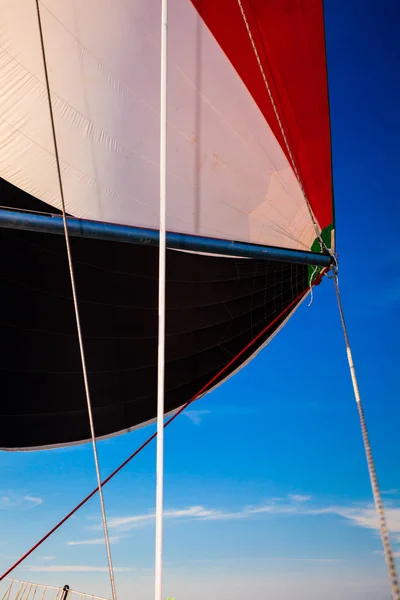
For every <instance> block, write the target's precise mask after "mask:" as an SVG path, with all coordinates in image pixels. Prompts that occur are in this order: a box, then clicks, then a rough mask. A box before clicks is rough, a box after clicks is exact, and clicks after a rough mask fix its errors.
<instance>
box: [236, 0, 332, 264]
mask: <svg viewBox="0 0 400 600" xmlns="http://www.w3.org/2000/svg"><path fill="white" fill-rule="evenodd" d="M237 1H238V5H239V9H240V12H241V14H242V18H243V21H244V24H245V26H246V29H247V33H248V36H249V39H250V43H251V45H252V47H253V51H254V54H255V57H256V60H257V63H258V66H259V68H260V71H261V75H262V78H263V80H264V83H265V87H266V89H267V92H268V96H269V99H270V101H271V104H272V108H273V111H274V113H275V117H276V120H277V122H278V125H279V129H280V131H281V134H282V137H283V140H284V142H285V146H286V149H287V151H288V154H289V157H290V162H291V163H292V167H293V170H294V173H295V175H296V178H297V181H298V182H299V185H300V189H301V192H302V194H303V197H304V200H305V203H306V205H307V208H308V212H309V214H310V218H311V221H312V224H313V226H314V230H315V233H316V235H317V238H318V239H319V241H320V244H321V251H322V249H323V248H324V249H325V250H326V251H327V252H329V254H331V255H332V250H331V249H330V248H327V246H326V244H325V242H324V241H323V239H322V234H321V231H320V228H319V226H318V224H317V221H316V219H315V217H314V213H313V211H312V208H311V205H310V203H309V201H308V198H307V195H306V192H305V189H304V186H303V183H302V181H301V178H300V174H299V172H298V169H297V166H296V162H295V160H294V157H293V154H292V151H291V149H290V145H289V142H288V140H287V137H286V133H285V129H284V127H283V124H282V121H281V119H280V116H279V113H278V109H277V107H276V104H275V101H274V98H273V95H272V92H271V88H270V86H269V83H268V79H267V76H266V74H265V71H264V67H263V65H262V62H261V59H260V55H259V53H258V50H257V46H256V44H255V41H254V38H253V34H252V33H251V29H250V25H249V22H248V20H247V17H246V13H245V10H244V8H243V5H242V1H241V0H237Z"/></svg>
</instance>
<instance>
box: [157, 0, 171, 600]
mask: <svg viewBox="0 0 400 600" xmlns="http://www.w3.org/2000/svg"><path fill="white" fill-rule="evenodd" d="M167 39H168V0H162V3H161V74H160V79H161V80H160V241H159V274H158V365H157V456H156V531H155V537H156V539H155V568H154V600H162V550H163V496H164V392H165V288H166V249H167V242H166V201H167V198H166V196H167V57H168V48H167Z"/></svg>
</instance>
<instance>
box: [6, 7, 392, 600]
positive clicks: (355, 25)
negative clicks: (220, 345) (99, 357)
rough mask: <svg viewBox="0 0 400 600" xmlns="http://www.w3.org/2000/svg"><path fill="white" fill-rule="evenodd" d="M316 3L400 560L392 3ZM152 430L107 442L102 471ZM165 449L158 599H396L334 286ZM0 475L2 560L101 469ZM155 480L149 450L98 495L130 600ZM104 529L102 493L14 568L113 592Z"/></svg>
mask: <svg viewBox="0 0 400 600" xmlns="http://www.w3.org/2000/svg"><path fill="white" fill-rule="evenodd" d="M325 12H326V23H327V46H328V64H329V80H330V93H331V110H332V130H333V153H334V185H335V196H336V212H337V245H338V251H339V255H340V262H341V267H340V280H341V290H342V295H343V302H344V307H345V311H346V314H347V321H348V326H349V333H350V336H351V341H352V345H353V350H354V357H355V361H356V366H357V371H358V376H359V381H360V387H361V392H362V395H363V400H364V405H365V412H366V417H367V422H368V425H369V431H370V438H371V442H372V446H373V451H374V455H375V459H376V465H377V470H378V475H379V480H380V483H381V487H382V489H383V490H384V491H385V502H386V505H387V507H388V513H389V524H390V525H391V529H392V533H393V542H394V547H395V550H396V551H397V552H398V553H399V556H400V477H399V468H398V465H399V461H400V447H399V444H398V435H399V434H398V424H399V422H400V407H399V403H398V397H399V392H400V383H399V378H398V368H399V367H398V365H399V359H400V350H399V343H398V339H399V333H400V321H399V319H398V306H399V301H400V275H399V273H400V268H399V267H400V253H399V251H398V246H397V244H398V219H399V217H400V209H399V203H398V197H399V185H398V173H399V167H398V160H399V156H400V155H399V150H398V148H399V146H398V138H399V133H400V127H399V124H400V123H399V121H400V116H399V115H400V113H399V110H398V107H399V105H400V82H399V75H398V72H399V70H398V57H399V56H400V45H399V41H398V32H397V27H396V23H398V8H396V2H390V1H389V0H381V1H380V2H379V3H378V2H369V1H367V0H351V2H345V1H344V0H327V1H326V2H325ZM152 432H153V427H148V428H146V429H144V430H140V431H137V432H134V433H132V434H129V435H125V436H122V437H118V438H116V439H114V440H111V441H107V442H102V443H99V454H100V459H101V465H102V473H103V475H107V474H108V473H109V472H110V471H111V470H112V469H113V468H114V467H115V466H116V465H118V464H119V462H121V461H122V460H123V459H124V458H125V457H126V456H127V455H128V454H129V453H130V452H131V451H132V449H134V448H135V447H137V446H138V445H140V443H141V442H142V441H144V439H145V438H147V437H148V435H149V434H150V433H152ZM165 452H166V455H165V475H166V481H165V510H166V511H167V514H166V519H165V552H164V560H165V585H164V591H165V593H164V596H165V597H166V596H167V595H170V596H175V597H176V598H177V600H179V599H180V598H185V600H200V599H203V598H204V597H205V596H207V595H210V594H212V595H213V596H214V597H218V598H219V599H220V600H228V599H229V600H239V598H240V600H242V598H243V597H247V598H259V597H260V596H261V594H262V595H263V597H268V598H269V599H270V600H281V599H283V598H288V597H289V596H291V595H293V594H294V593H296V597H297V598H300V600H306V599H307V600H313V599H315V600H317V599H321V598H324V599H326V600H333V599H336V598H338V597H340V598H342V599H343V600H347V599H349V600H350V598H351V599H352V600H357V599H361V598H363V599H364V600H368V599H370V600H372V599H373V600H380V599H382V600H383V599H385V598H389V596H390V591H389V586H388V582H387V579H386V569H385V565H384V560H383V556H382V555H381V554H380V551H381V546H380V541H379V538H378V536H377V533H376V530H375V525H376V522H375V519H374V514H373V511H372V508H371V492H370V486H369V480H368V474H367V470H366V465H365V458H364V453H363V448H362V441H361V435H360V428H359V424H358V417H357V412H356V408H355V404H354V400H353V396H352V388H351V383H350V378H349V374H348V369H347V362H346V354H345V349H344V343H343V338H342V333H341V329H340V322H339V318H338V313H337V307H336V302H335V296H334V289H333V285H332V282H330V281H328V280H326V281H324V282H323V285H321V286H320V287H319V288H318V289H317V290H316V293H315V295H314V301H313V304H312V306H311V307H308V306H307V303H305V304H304V305H303V306H302V307H301V308H300V309H299V311H298V312H297V313H296V315H295V316H294V317H293V318H292V319H291V321H290V322H289V323H288V325H287V326H286V327H285V328H284V329H283V331H282V332H281V333H280V334H279V335H278V336H277V337H275V338H274V340H273V341H272V343H271V344H270V345H269V346H268V347H267V348H266V349H265V350H264V351H263V352H262V353H261V354H260V355H258V357H257V358H256V359H255V360H254V361H253V362H252V363H251V364H250V365H248V367H247V368H246V369H243V370H242V371H241V372H240V373H239V374H238V375H237V376H235V377H234V378H233V379H231V380H230V381H228V382H227V383H226V384H225V385H224V386H222V387H220V388H219V389H218V390H216V391H215V392H214V393H213V394H211V395H209V396H207V397H206V398H204V399H202V400H201V401H199V402H198V403H196V405H195V406H193V407H192V408H191V409H190V410H188V411H187V413H186V415H182V416H180V417H179V418H178V419H177V420H176V421H175V423H174V424H173V425H171V427H170V428H168V430H167V432H166V435H165ZM0 472H1V482H0V531H1V536H0V568H1V570H2V569H3V568H6V567H7V566H8V565H9V564H10V562H11V561H12V559H13V558H17V557H18V556H19V555H20V554H22V553H23V551H25V550H26V549H27V548H28V547H29V546H30V545H31V544H32V543H34V542H35V541H36V540H37V538H38V537H40V536H41V535H42V534H43V533H44V532H45V531H47V530H48V529H49V528H50V527H51V526H52V525H53V524H54V523H55V522H56V521H57V520H58V519H59V518H60V517H62V516H64V514H65V513H66V512H67V511H68V510H69V509H70V508H71V507H72V506H74V505H75V504H76V503H77V502H78V501H79V500H80V499H81V498H82V497H83V496H84V495H85V494H86V493H87V492H88V491H89V490H90V489H92V488H93V487H94V486H95V474H94V469H93V458H92V453H91V448H90V446H88V445H85V446H80V447H75V448H71V449H61V450H56V451H51V452H39V453H37V452H36V453H23V454H22V453H21V454H7V453H2V454H1V455H0ZM154 472H155V445H154V444H153V445H152V446H151V447H148V448H147V449H146V450H145V451H144V452H143V453H142V454H141V455H139V456H138V457H137V459H135V461H134V462H133V463H132V464H131V465H130V466H129V467H128V468H127V469H126V470H125V471H124V472H122V473H121V474H120V475H119V476H118V477H117V478H116V479H115V480H114V481H113V482H112V483H111V484H109V486H107V488H106V490H105V500H106V506H107V512H108V515H109V520H110V535H111V536H112V538H113V541H112V550H113V558H114V564H115V567H116V570H117V573H116V578H117V590H118V591H119V597H120V598H122V599H124V598H128V597H133V596H134V595H135V594H136V595H138V596H140V598H142V599H144V600H147V599H150V598H151V597H152V594H153V584H152V578H153V571H152V568H153V554H154V520H153V518H152V513H153V511H154V504H155V473H154ZM101 537H102V530H101V526H100V515H99V504H98V499H97V498H94V499H93V500H91V501H90V502H89V504H88V505H87V506H86V507H85V508H84V509H83V510H82V511H81V512H79V513H78V515H77V516H76V518H74V519H72V520H71V521H70V522H69V523H68V524H66V525H65V526H64V527H63V528H62V529H61V530H60V531H59V532H58V533H57V534H56V535H54V537H53V538H51V539H50V540H48V541H47V542H46V543H45V544H44V545H43V546H42V548H41V549H40V550H38V551H37V553H36V554H34V555H33V556H32V557H31V558H30V559H29V560H28V561H27V562H26V564H25V565H23V566H22V567H20V568H19V569H18V571H17V572H16V575H17V576H19V577H21V578H22V579H30V580H34V581H38V582H46V583H49V584H50V583H52V584H56V585H64V584H65V583H69V584H70V585H71V586H72V587H74V588H75V589H76V588H77V589H84V590H86V591H89V592H92V593H97V594H99V595H102V596H106V597H109V595H110V590H109V582H108V579H107V572H106V571H107V567H106V558H105V551H104V546H103V545H102V543H101V542H99V543H98V541H99V539H100V538H101ZM87 541H90V542H91V543H90V544H89V543H83V542H87ZM71 542H73V543H71ZM77 542H79V543H77ZM77 565H80V567H81V569H82V570H81V571H80V572H77V569H75V566H77ZM399 566H400V565H399ZM70 567H74V568H73V570H72V571H71V572H70ZM0 592H1V590H0Z"/></svg>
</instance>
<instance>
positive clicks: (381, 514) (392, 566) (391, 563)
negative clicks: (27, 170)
mask: <svg viewBox="0 0 400 600" xmlns="http://www.w3.org/2000/svg"><path fill="white" fill-rule="evenodd" d="M333 274H334V277H333V279H334V282H335V290H336V298H337V302H338V307H339V313H340V320H341V322H342V328H343V335H344V340H345V344H346V350H347V360H348V363H349V369H350V375H351V381H352V384H353V390H354V397H355V400H356V404H357V410H358V416H359V418H360V425H361V432H362V438H363V442H364V450H365V456H366V459H367V465H368V472H369V478H370V480H371V487H372V493H373V497H374V503H375V509H376V514H377V517H378V522H379V529H380V534H381V538H382V544H383V549H384V553H385V560H386V564H387V567H388V570H389V577H390V581H391V585H392V598H393V600H400V587H399V580H398V577H397V573H396V563H395V560H394V556H393V551H392V547H391V544H390V538H389V531H388V527H387V522H386V516H385V511H384V508H383V502H382V496H381V492H380V489H379V484H378V478H377V476H376V470H375V463H374V459H373V456H372V450H371V444H370V441H369V436H368V430H367V425H366V422H365V416H364V409H363V406H362V402H361V396H360V390H359V388H358V382H357V376H356V371H355V368H354V362H353V355H352V352H351V347H350V340H349V335H348V332H347V326H346V322H345V319H344V313H343V306H342V299H341V296H340V290H339V277H338V271H337V267H335V268H334V270H333Z"/></svg>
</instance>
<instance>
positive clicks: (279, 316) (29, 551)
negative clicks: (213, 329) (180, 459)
mask: <svg viewBox="0 0 400 600" xmlns="http://www.w3.org/2000/svg"><path fill="white" fill-rule="evenodd" d="M308 291H309V288H308V287H307V288H306V289H305V290H303V291H302V292H301V293H300V294H299V295H298V296H297V298H295V299H294V300H292V302H290V304H288V305H287V306H286V307H285V308H284V309H283V310H282V311H281V312H280V313H279V315H277V316H276V317H275V318H274V319H273V320H272V321H271V322H270V323H268V325H266V327H264V329H263V330H262V331H260V333H258V334H257V335H256V337H255V338H254V339H252V340H251V341H250V342H249V343H248V344H246V346H245V347H244V348H242V350H240V352H238V354H236V356H234V357H233V358H232V359H231V360H230V361H229V362H228V363H227V364H226V365H225V366H224V367H222V369H220V370H219V371H218V373H217V374H216V375H214V376H213V377H212V378H211V379H210V380H209V381H208V382H207V383H206V384H205V385H204V386H203V387H202V388H201V389H200V390H199V391H198V392H197V393H196V394H195V395H194V396H193V397H192V398H191V399H190V400H189V401H188V402H186V404H184V405H183V406H181V407H180V408H179V409H178V410H177V411H176V412H175V413H174V414H173V415H172V417H170V418H169V419H168V421H166V422H165V424H164V429H165V427H168V425H170V424H171V423H172V422H173V421H174V420H175V419H176V418H177V417H178V415H180V414H181V413H182V412H183V411H184V410H185V409H186V408H187V407H188V406H190V405H191V404H192V403H193V402H195V401H196V400H197V399H198V398H200V396H202V395H203V394H204V393H205V392H206V391H207V390H208V389H209V388H210V387H212V386H213V384H214V383H215V382H216V381H218V379H219V378H220V377H221V376H222V375H223V374H224V373H225V372H226V371H227V370H228V369H229V368H230V367H231V366H232V365H233V364H234V363H235V362H237V361H238V360H239V358H240V357H241V356H242V355H243V354H244V353H245V352H247V350H249V349H250V348H251V347H252V346H253V345H254V344H255V343H256V342H257V341H258V340H259V339H260V338H262V336H263V335H265V334H266V333H267V331H269V330H270V329H271V328H272V327H274V325H275V324H276V323H277V322H278V321H279V320H280V319H281V318H282V317H284V316H285V315H286V314H287V313H288V312H289V311H290V310H291V309H292V308H293V307H294V306H295V305H296V304H298V303H299V302H300V300H301V299H302V298H303V297H304V296H305V295H306V294H307V293H308ZM156 437H157V432H155V433H153V434H152V435H151V436H150V437H149V438H147V440H146V441H145V442H143V444H142V445H141V446H139V448H137V449H136V450H135V451H134V452H133V453H132V454H131V455H130V456H128V458H126V459H125V460H124V462H123V463H121V464H120V465H119V467H117V468H116V469H114V471H113V472H112V473H110V475H108V477H106V479H105V480H104V481H103V482H102V483H101V487H103V486H105V485H106V483H108V482H109V481H110V480H111V479H112V478H113V477H115V475H117V473H119V472H120V471H121V470H122V469H123V468H124V467H126V465H127V464H128V463H130V462H131V460H132V459H134V458H135V456H137V455H138V454H139V453H140V452H141V451H142V450H143V449H144V448H146V446H148V445H149V444H150V442H152V441H153V440H154V439H155V438H156ZM98 490H99V488H95V489H94V490H93V491H92V492H90V494H88V495H87V496H86V498H84V499H83V500H82V501H81V502H80V503H79V504H77V505H76V506H75V508H73V509H72V510H71V511H70V512H69V513H68V514H67V515H66V516H65V517H64V518H63V519H61V521H59V522H58V523H57V525H55V526H54V527H53V528H52V529H51V530H50V531H49V532H48V533H46V535H44V536H43V537H42V538H41V539H40V540H39V541H38V542H37V543H36V544H35V545H34V546H32V548H31V549H30V550H28V552H26V553H25V554H24V555H23V556H21V558H19V559H18V560H17V562H15V563H14V564H13V565H12V566H11V567H10V568H9V569H8V570H7V571H5V573H3V575H1V577H0V581H2V580H3V579H4V578H5V577H7V575H9V574H10V573H11V572H12V571H14V569H16V568H17V567H18V565H20V564H21V563H22V562H23V561H24V560H25V559H26V558H28V556H30V555H31V554H32V552H34V550H36V549H37V548H39V546H41V545H42V544H43V542H45V541H46V540H47V539H48V538H49V537H50V536H51V535H52V534H53V533H54V532H55V531H57V529H59V528H60V527H61V525H63V524H64V523H65V522H66V521H68V519H69V518H70V517H72V516H73V515H74V514H75V513H76V512H77V511H78V510H79V509H80V508H81V507H82V506H84V505H85V504H86V502H88V501H89V500H90V499H91V498H93V496H94V495H95V494H96V492H97V491H98Z"/></svg>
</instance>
